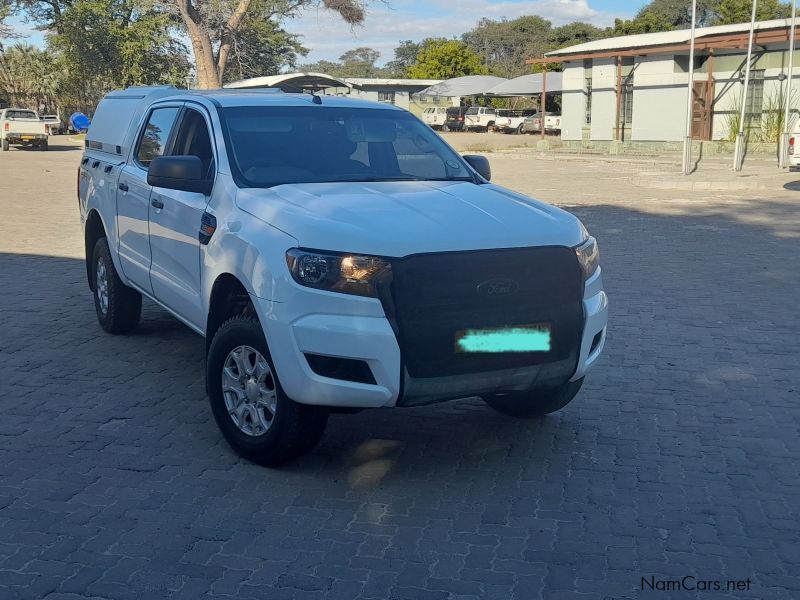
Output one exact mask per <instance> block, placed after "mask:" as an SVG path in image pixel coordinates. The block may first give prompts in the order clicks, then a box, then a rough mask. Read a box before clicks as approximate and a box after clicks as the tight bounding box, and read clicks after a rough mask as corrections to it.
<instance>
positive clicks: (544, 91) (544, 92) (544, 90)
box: [539, 65, 547, 139]
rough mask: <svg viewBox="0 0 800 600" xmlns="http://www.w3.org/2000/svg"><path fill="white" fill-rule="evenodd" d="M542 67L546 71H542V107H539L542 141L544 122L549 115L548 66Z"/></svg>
mask: <svg viewBox="0 0 800 600" xmlns="http://www.w3.org/2000/svg"><path fill="white" fill-rule="evenodd" d="M542 66H543V67H544V70H543V71H542V100H541V102H540V104H541V106H540V107H539V116H540V117H541V125H542V139H544V135H545V129H544V122H545V119H546V118H547V117H546V116H545V115H546V114H547V65H542Z"/></svg>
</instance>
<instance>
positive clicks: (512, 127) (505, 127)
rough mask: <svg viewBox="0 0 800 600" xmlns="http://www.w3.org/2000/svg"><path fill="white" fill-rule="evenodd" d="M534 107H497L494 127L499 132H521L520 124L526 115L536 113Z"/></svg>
mask: <svg viewBox="0 0 800 600" xmlns="http://www.w3.org/2000/svg"><path fill="white" fill-rule="evenodd" d="M537 112H538V111H537V110H536V109H535V108H528V109H523V110H513V109H505V108H504V109H499V110H498V111H497V119H496V120H495V124H494V127H495V129H496V130H497V131H499V132H501V133H522V124H523V123H524V121H525V118H526V117H530V116H532V115H534V114H537Z"/></svg>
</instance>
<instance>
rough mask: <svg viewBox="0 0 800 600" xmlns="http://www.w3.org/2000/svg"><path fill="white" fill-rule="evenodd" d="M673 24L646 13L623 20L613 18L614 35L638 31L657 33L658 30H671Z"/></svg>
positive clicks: (636, 32)
mask: <svg viewBox="0 0 800 600" xmlns="http://www.w3.org/2000/svg"><path fill="white" fill-rule="evenodd" d="M673 29H675V26H674V25H673V24H672V23H671V22H670V21H668V20H667V19H664V18H662V17H660V16H658V15H655V14H646V15H642V16H638V17H636V18H635V19H629V20H623V19H614V29H613V34H614V35H635V34H639V33H658V32H659V31H671V30H673Z"/></svg>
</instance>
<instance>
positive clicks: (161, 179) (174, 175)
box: [147, 156, 214, 195]
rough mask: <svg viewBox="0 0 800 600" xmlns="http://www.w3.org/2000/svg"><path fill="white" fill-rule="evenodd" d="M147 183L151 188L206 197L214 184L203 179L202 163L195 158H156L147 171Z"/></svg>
mask: <svg viewBox="0 0 800 600" xmlns="http://www.w3.org/2000/svg"><path fill="white" fill-rule="evenodd" d="M147 183H148V184H150V185H152V186H153V187H163V188H168V189H171V190H182V191H184V192H199V193H201V194H206V195H208V194H210V193H211V188H212V186H213V183H214V182H213V181H211V180H210V179H206V178H205V173H203V161H201V160H200V159H199V158H198V157H197V156H157V157H156V158H154V159H153V160H152V161H151V162H150V167H149V169H148V170H147Z"/></svg>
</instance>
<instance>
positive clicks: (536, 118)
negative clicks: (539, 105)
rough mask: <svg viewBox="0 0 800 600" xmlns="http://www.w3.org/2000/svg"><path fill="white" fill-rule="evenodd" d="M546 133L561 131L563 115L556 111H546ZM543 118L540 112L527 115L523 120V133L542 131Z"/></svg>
mask: <svg viewBox="0 0 800 600" xmlns="http://www.w3.org/2000/svg"><path fill="white" fill-rule="evenodd" d="M544 130H545V133H558V132H559V131H561V115H558V114H555V113H550V112H548V113H545V115H544ZM541 131H542V120H541V116H540V114H539V112H536V113H535V114H533V115H530V116H528V117H525V120H524V121H523V122H522V133H541Z"/></svg>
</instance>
